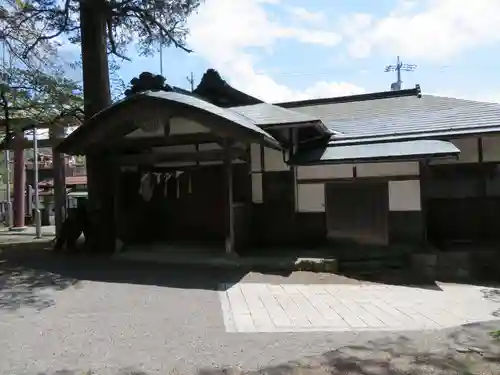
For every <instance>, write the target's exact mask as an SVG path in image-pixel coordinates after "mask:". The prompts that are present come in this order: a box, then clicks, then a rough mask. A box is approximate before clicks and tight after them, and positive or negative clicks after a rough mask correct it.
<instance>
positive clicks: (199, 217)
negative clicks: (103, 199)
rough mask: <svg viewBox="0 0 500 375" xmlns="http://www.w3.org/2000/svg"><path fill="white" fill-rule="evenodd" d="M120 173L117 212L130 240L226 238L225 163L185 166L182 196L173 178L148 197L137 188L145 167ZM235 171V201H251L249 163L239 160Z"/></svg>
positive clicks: (122, 232)
mask: <svg viewBox="0 0 500 375" xmlns="http://www.w3.org/2000/svg"><path fill="white" fill-rule="evenodd" d="M155 171H156V172H164V170H161V169H156V170H155ZM120 176H121V177H120V179H121V181H120V186H121V188H120V194H119V195H120V196H119V206H120V211H119V212H120V213H119V214H118V215H117V216H119V220H120V224H119V227H120V228H121V230H120V232H121V233H120V235H121V236H122V238H123V239H124V240H125V241H126V242H130V243H134V242H155V241H165V240H172V241H215V242H222V241H223V240H224V233H225V232H224V228H225V227H224V223H225V218H226V210H227V205H226V201H225V195H224V192H225V189H224V184H225V181H224V174H223V167H222V166H221V165H214V166H203V167H198V168H195V169H193V170H191V171H186V172H185V173H184V174H183V175H182V176H181V177H180V179H179V195H177V180H176V179H174V178H171V179H170V180H169V181H168V183H167V194H166V195H165V193H164V191H165V190H164V189H165V184H164V182H163V181H161V183H160V184H159V185H157V186H156V187H155V190H154V193H153V198H152V199H151V200H150V201H148V202H146V201H144V200H143V199H142V197H141V196H140V195H139V193H138V192H139V183H140V176H141V173H140V172H122V173H121V174H120ZM233 176H234V178H233V189H234V202H247V201H248V199H249V196H250V191H249V186H248V183H247V176H248V173H247V170H246V165H244V164H235V165H234V167H233ZM189 179H191V193H189Z"/></svg>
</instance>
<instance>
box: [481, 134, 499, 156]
mask: <svg viewBox="0 0 500 375" xmlns="http://www.w3.org/2000/svg"><path fill="white" fill-rule="evenodd" d="M482 142H483V161H500V136H499V135H490V136H486V137H482Z"/></svg>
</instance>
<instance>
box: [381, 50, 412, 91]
mask: <svg viewBox="0 0 500 375" xmlns="http://www.w3.org/2000/svg"><path fill="white" fill-rule="evenodd" d="M416 69H417V65H415V64H403V62H402V61H401V60H400V59H399V56H398V59H397V62H396V65H387V66H386V67H385V69H384V71H385V72H396V77H397V81H396V82H394V83H393V84H392V85H391V90H401V89H402V86H403V81H402V80H401V71H405V72H413V71H415V70H416Z"/></svg>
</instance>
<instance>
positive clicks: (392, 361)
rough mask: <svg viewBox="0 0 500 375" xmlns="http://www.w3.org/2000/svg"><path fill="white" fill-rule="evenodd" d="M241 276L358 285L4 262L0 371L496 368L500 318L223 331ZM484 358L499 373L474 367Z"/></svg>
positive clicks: (90, 263) (115, 265) (395, 374)
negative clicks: (388, 327)
mask: <svg viewBox="0 0 500 375" xmlns="http://www.w3.org/2000/svg"><path fill="white" fill-rule="evenodd" d="M238 281H243V282H276V283H285V282H292V283H358V281H357V280H353V279H347V278H344V277H341V276H336V275H323V274H310V273H307V272H299V273H294V274H292V275H262V274H256V273H251V274H245V273H242V272H241V273H239V272H237V271H230V270H214V269H208V270H207V269H200V268H195V267H168V266H165V265H150V264H133V263H128V262H116V261H115V262H110V261H107V260H104V259H102V260H96V259H86V258H80V259H72V260H67V259H64V258H54V259H47V258H46V257H33V258H32V259H23V260H22V266H20V265H19V262H12V261H11V260H9V261H4V262H3V264H2V265H1V266H0V374H6V375H7V374H8V375H13V374H30V375H31V374H33V375H34V374H61V375H62V374H68V375H70V374H84V373H86V372H89V371H91V372H93V373H95V374H99V375H100V374H103V375H107V374H113V375H115V374H148V375H149V374H181V373H182V374H184V373H198V372H200V373H205V374H211V373H214V374H216V373H221V372H222V373H228V372H237V373H240V372H245V373H255V372H256V371H257V370H259V369H260V373H274V374H278V373H279V374H292V373H294V374H295V373H298V372H300V373H310V374H313V373H314V375H316V374H317V375H320V374H323V373H324V374H326V373H329V374H356V375H357V374H359V375H375V374H386V375H389V374H391V375H399V374H445V375H446V374H461V375H462V374H466V372H464V371H465V370H464V369H465V366H469V367H471V366H472V371H471V373H472V374H476V373H477V374H495V375H498V374H500V368H499V367H498V362H499V361H500V359H499V358H500V356H499V352H500V348H499V346H498V345H497V344H495V343H494V341H492V340H491V339H490V338H489V336H488V332H490V331H491V330H493V329H498V328H499V327H500V322H499V323H498V324H495V322H492V323H489V324H481V325H470V326H467V327H462V328H458V329H454V330H443V331H436V332H426V333H422V332H411V333H405V332H394V333H388V332H364V333H354V332H340V333H300V334H299V333H297V334H283V333H279V334H277V333H275V334H261V333H257V334H238V333H226V332H225V331H224V323H223V320H222V315H221V310H220V305H219V298H218V294H217V288H218V285H219V283H221V282H226V283H227V282H238ZM478 363H481V366H483V368H484V369H486V370H487V371H490V369H488V368H487V367H490V368H491V371H493V372H491V371H490V372H477V371H479V370H478V369H479V367H478V366H479V365H478ZM450 366H451V367H450ZM474 366H475V367H474ZM495 366H496V367H495ZM412 367H418V371H416V372H415V371H414V372H411V371H413V370H412ZM459 370H460V371H462V372H459ZM486 370H485V371H486ZM453 371H455V372H453Z"/></svg>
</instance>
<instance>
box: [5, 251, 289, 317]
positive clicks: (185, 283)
mask: <svg viewBox="0 0 500 375" xmlns="http://www.w3.org/2000/svg"><path fill="white" fill-rule="evenodd" d="M259 272H261V273H267V274H273V275H280V276H288V275H289V274H290V272H272V271H269V270H260V271H259ZM248 273H249V270H248V269H245V268H241V269H227V268H214V267H203V266H194V265H183V266H176V265H166V264H158V263H151V262H132V261H120V260H116V259H110V258H108V257H97V256H85V255H56V254H53V253H52V252H51V251H45V250H41V251H33V252H32V253H28V252H22V253H16V252H12V253H6V252H3V253H1V254H0V309H10V310H16V309H18V308H21V307H32V308H37V309H42V308H46V307H49V306H51V305H52V304H53V303H54V301H53V298H52V296H51V292H52V291H58V290H63V289H66V288H68V287H70V286H73V285H77V284H78V282H79V281H83V280H85V281H98V282H112V283H126V284H141V285H154V286H163V287H171V288H182V289H205V290H221V288H223V287H224V285H226V286H227V287H229V286H230V285H233V284H235V283H237V282H238V281H240V280H241V279H242V278H243V277H245V276H246V275H247V274H248Z"/></svg>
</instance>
